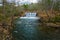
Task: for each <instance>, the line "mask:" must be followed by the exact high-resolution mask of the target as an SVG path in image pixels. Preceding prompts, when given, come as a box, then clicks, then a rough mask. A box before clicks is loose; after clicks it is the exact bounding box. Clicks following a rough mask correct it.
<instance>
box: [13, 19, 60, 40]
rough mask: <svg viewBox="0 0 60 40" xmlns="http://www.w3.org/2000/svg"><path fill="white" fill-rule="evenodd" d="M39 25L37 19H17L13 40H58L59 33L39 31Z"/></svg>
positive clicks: (59, 37)
mask: <svg viewBox="0 0 60 40" xmlns="http://www.w3.org/2000/svg"><path fill="white" fill-rule="evenodd" d="M39 23H40V22H39V20H37V19H17V20H16V21H15V22H14V24H15V28H14V29H13V32H12V36H13V37H14V38H15V40H60V33H59V32H55V33H54V32H51V33H50V32H48V30H49V29H48V30H47V31H45V32H44V31H41V30H39V29H40V27H42V26H39ZM43 30H45V29H43Z"/></svg>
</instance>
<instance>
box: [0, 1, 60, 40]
mask: <svg viewBox="0 0 60 40" xmlns="http://www.w3.org/2000/svg"><path fill="white" fill-rule="evenodd" d="M37 1H38V2H37V3H31V4H25V3H24V4H23V5H20V4H19V1H18V2H17V3H16V0H13V1H11V2H9V1H7V0H0V4H1V5H0V40H6V38H7V39H8V38H9V40H12V36H11V35H12V33H11V31H12V29H13V28H14V25H13V21H14V20H15V19H16V18H18V17H22V16H24V15H25V12H36V13H37V14H38V15H37V16H38V17H40V18H41V26H42V27H40V29H41V30H42V31H44V32H48V33H51V32H55V31H59V30H58V29H59V28H60V0H37Z"/></svg>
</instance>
